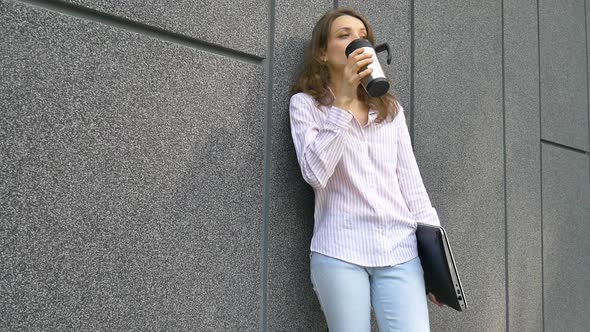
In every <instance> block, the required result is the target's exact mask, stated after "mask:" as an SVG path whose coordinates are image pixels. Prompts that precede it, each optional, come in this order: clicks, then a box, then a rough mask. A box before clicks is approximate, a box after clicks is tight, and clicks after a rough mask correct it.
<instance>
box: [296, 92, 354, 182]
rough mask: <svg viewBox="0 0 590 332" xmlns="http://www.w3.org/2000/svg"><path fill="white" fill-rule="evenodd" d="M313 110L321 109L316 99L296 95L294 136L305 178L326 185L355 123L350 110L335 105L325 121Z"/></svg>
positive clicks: (328, 111)
mask: <svg viewBox="0 0 590 332" xmlns="http://www.w3.org/2000/svg"><path fill="white" fill-rule="evenodd" d="M312 112H318V110H316V109H315V106H314V105H313V98H310V97H307V96H306V95H305V94H303V93H298V94H295V95H293V96H292V97H291V101H290V103H289V117H290V121H291V136H292V137H293V143H294V144H295V151H296V153H297V161H298V162H299V166H300V167H301V173H302V175H303V179H304V180H305V181H306V182H307V183H309V184H310V185H311V186H312V187H314V188H325V187H326V183H327V182H328V179H329V178H330V177H331V176H332V174H333V173H334V169H335V168H336V164H338V161H340V159H341V158H342V154H343V153H344V147H345V146H344V144H345V142H344V138H345V133H346V131H347V130H348V129H349V128H350V126H351V124H352V122H351V121H352V119H353V115H352V113H351V112H349V111H345V110H343V109H341V108H338V107H335V106H332V107H329V108H328V110H327V117H326V119H325V121H323V123H317V121H316V120H315V117H314V115H313V113H312Z"/></svg>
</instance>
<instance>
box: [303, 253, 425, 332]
mask: <svg viewBox="0 0 590 332" xmlns="http://www.w3.org/2000/svg"><path fill="white" fill-rule="evenodd" d="M310 256H311V260H310V265H311V282H312V284H313V288H314V291H315V292H316V295H317V296H318V300H319V301H320V305H321V306H322V310H323V312H324V316H325V317H326V321H327V322H328V328H329V330H330V332H339V331H347V332H348V331H350V332H357V331H359V332H365V331H370V330H371V306H372V307H373V311H374V312H375V317H376V318H377V325H378V326H379V331H404V332H408V331H417V332H418V331H419V332H424V331H430V323H429V319H428V305H427V303H426V289H425V286H424V271H423V270H422V265H421V264H420V258H419V257H416V258H414V259H411V260H410V261H408V262H404V263H401V264H398V265H395V266H384V267H363V266H360V265H355V264H352V263H348V262H345V261H342V260H339V259H336V258H332V257H328V256H325V255H322V254H318V253H316V252H312V253H311V255H310Z"/></svg>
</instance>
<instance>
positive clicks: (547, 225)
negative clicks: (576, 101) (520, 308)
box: [542, 144, 590, 331]
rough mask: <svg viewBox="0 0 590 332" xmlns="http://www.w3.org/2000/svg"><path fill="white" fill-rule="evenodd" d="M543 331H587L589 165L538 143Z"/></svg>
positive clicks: (589, 292) (589, 291)
mask: <svg viewBox="0 0 590 332" xmlns="http://www.w3.org/2000/svg"><path fill="white" fill-rule="evenodd" d="M542 156H543V165H542V167H543V168H542V169H543V179H542V181H543V182H542V183H543V285H544V306H545V307H544V313H545V317H544V318H545V331H586V330H588V326H590V315H588V313H590V301H588V299H589V298H590V288H589V287H588V285H590V255H588V253H589V252H590V237H589V236H588V234H590V204H588V202H590V185H589V183H590V178H589V177H590V165H589V159H588V155H587V154H583V153H580V152H577V151H570V150H567V149H564V148H560V147H556V146H552V145H548V144H543V146H542Z"/></svg>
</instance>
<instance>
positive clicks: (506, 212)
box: [500, 0, 510, 331]
mask: <svg viewBox="0 0 590 332" xmlns="http://www.w3.org/2000/svg"><path fill="white" fill-rule="evenodd" d="M500 7H501V11H500V14H501V15H500V20H501V26H502V131H503V133H502V134H503V142H502V143H503V149H502V151H503V157H504V279H505V284H504V296H505V297H506V308H505V314H506V331H509V330H510V310H509V308H510V307H509V304H510V303H509V301H510V298H509V292H508V290H509V282H510V280H509V276H508V199H507V188H506V187H507V182H508V179H507V172H506V169H507V168H506V163H507V160H506V78H505V73H506V63H505V44H504V43H505V42H504V0H502V1H500Z"/></svg>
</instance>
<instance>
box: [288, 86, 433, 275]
mask: <svg viewBox="0 0 590 332" xmlns="http://www.w3.org/2000/svg"><path fill="white" fill-rule="evenodd" d="M398 109H399V112H398V115H397V116H396V117H395V118H394V119H393V121H387V120H385V121H383V122H382V123H377V122H375V121H374V120H375V118H376V117H377V111H376V110H375V109H373V108H371V109H369V121H368V123H367V124H366V125H365V126H362V125H361V124H360V123H359V122H358V121H357V120H356V118H355V117H354V115H353V114H352V113H351V112H350V111H347V110H343V109H341V108H338V107H335V106H321V105H318V104H317V103H316V102H315V100H314V98H313V97H312V96H310V95H309V94H306V93H303V92H300V93H297V94H295V95H293V96H292V97H291V101H290V104H289V114H290V119H291V134H292V137H293V142H294V144H295V151H296V153H297V160H298V161H299V166H300V167H301V173H302V175H303V178H304V179H305V181H306V182H307V183H309V184H310V185H311V186H312V187H313V190H314V193H315V211H314V220H315V222H314V228H313V237H312V240H311V248H310V249H311V251H314V252H318V253H320V254H324V255H327V256H331V257H334V258H338V259H341V260H344V261H347V262H351V263H354V264H357V265H362V266H390V265H396V264H399V263H403V262H406V261H408V260H410V259H412V258H414V257H416V256H418V249H417V247H416V235H415V232H416V227H417V224H416V222H418V221H420V222H424V223H429V224H435V225H440V221H439V218H438V215H437V213H436V210H435V209H434V208H433V207H432V205H431V203H430V199H429V197H428V194H427V193H426V189H425V187H424V184H423V182H422V177H421V176H420V172H419V170H418V164H417V163H416V158H415V156H414V152H413V150H412V145H411V141H410V133H409V131H408V127H407V125H406V119H405V115H404V110H403V107H402V106H401V105H400V104H399V103H398Z"/></svg>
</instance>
